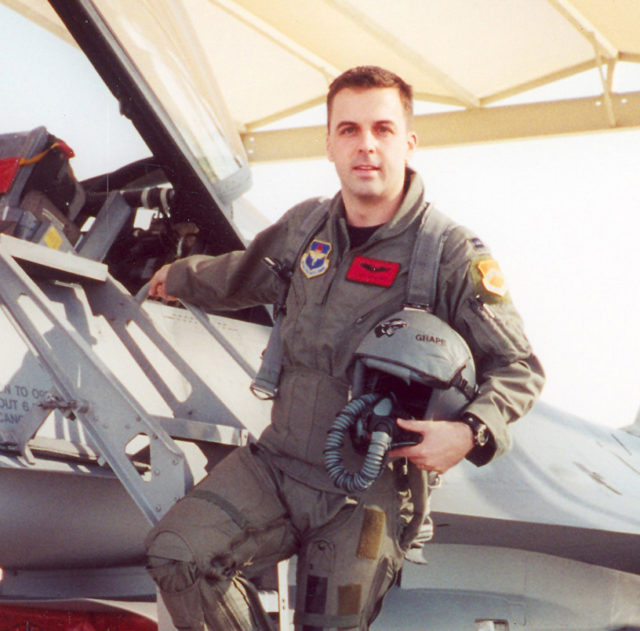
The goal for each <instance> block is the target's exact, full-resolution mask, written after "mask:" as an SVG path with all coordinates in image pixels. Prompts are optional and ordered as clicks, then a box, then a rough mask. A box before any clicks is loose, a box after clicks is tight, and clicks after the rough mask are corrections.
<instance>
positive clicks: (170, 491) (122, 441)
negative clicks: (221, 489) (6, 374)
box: [0, 247, 192, 523]
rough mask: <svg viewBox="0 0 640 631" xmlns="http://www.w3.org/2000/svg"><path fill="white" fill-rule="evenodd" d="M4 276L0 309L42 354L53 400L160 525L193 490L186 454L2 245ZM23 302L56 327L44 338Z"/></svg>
mask: <svg viewBox="0 0 640 631" xmlns="http://www.w3.org/2000/svg"><path fill="white" fill-rule="evenodd" d="M0 277H2V279H3V280H2V283H1V284H0V301H1V304H2V309H3V311H5V313H7V314H9V315H10V320H11V321H12V323H13V324H14V326H17V328H18V330H19V333H20V334H21V335H22V337H23V338H26V339H27V340H28V344H29V347H30V348H31V349H32V350H33V351H35V353H36V354H37V358H38V360H39V362H40V363H41V365H42V366H43V368H44V369H45V371H46V373H47V374H48V375H49V376H50V377H51V379H52V382H53V383H54V384H55V389H56V390H57V393H55V396H59V397H60V398H61V399H62V400H63V402H62V403H61V405H66V406H67V407H72V408H73V414H74V415H75V416H77V417H78V418H79V419H80V420H81V422H82V423H83V425H84V426H85V428H86V431H87V432H88V434H89V435H90V436H91V438H92V440H93V441H95V444H96V446H97V447H98V449H99V450H100V452H101V453H102V455H103V457H104V458H105V460H106V461H107V463H108V464H109V466H110V467H111V468H112V470H113V471H114V473H115V474H116V475H117V476H118V478H119V479H120V480H121V482H122V484H123V485H124V487H125V489H126V490H127V492H128V493H129V494H130V495H131V497H132V498H133V500H134V501H135V502H136V504H137V505H138V507H139V508H140V509H141V511H142V512H143V514H144V515H145V516H146V517H147V519H148V520H149V521H150V522H151V523H156V522H157V521H158V520H159V519H160V517H162V515H163V514H164V513H165V512H166V511H167V510H168V509H169V508H170V506H171V505H173V503H175V501H177V500H178V499H179V498H181V497H182V496H183V495H184V494H185V492H186V491H187V490H188V488H189V487H190V486H191V484H192V480H191V474H190V471H189V469H188V467H187V464H186V458H185V456H184V454H183V452H182V451H181V450H180V448H179V447H178V446H177V445H176V443H175V442H174V441H173V440H172V439H171V437H170V436H169V435H168V434H167V432H165V430H164V429H163V428H162V427H161V425H160V424H159V423H158V422H157V421H156V420H154V419H153V418H152V417H150V416H149V415H148V414H147V413H146V411H145V410H144V409H143V408H142V407H141V406H140V405H139V403H138V402H137V401H136V400H135V398H134V397H132V396H131V395H130V393H129V392H128V391H127V389H126V388H125V387H124V386H123V385H122V384H121V383H120V382H119V381H118V379H117V378H116V376H115V375H114V374H113V373H112V372H111V370H110V369H109V368H108V367H107V366H106V365H105V364H104V363H103V362H102V361H101V360H100V358H99V357H98V356H97V355H96V353H95V352H94V351H93V350H92V349H91V347H90V346H89V344H87V342H86V341H85V340H84V339H83V338H82V337H81V336H80V335H79V334H78V333H77V332H76V331H75V330H73V328H71V327H69V326H67V325H66V324H65V322H64V321H63V320H62V319H61V318H60V317H58V316H57V315H56V314H55V313H54V311H53V310H52V309H51V308H50V306H49V304H48V303H49V301H48V299H47V297H46V295H45V294H44V293H43V291H42V290H41V289H40V288H39V287H38V285H37V284H36V283H35V282H34V281H33V280H32V279H31V278H30V277H29V276H28V275H27V274H26V272H24V271H23V270H22V268H21V267H20V266H19V265H18V264H17V263H16V262H15V261H14V260H13V258H12V257H11V256H10V255H9V254H7V253H6V252H5V251H4V249H3V248H2V247H0ZM25 299H26V301H29V302H30V303H31V304H32V305H33V306H35V307H36V308H37V311H38V312H39V313H40V314H41V315H40V318H41V317H42V316H44V317H45V319H46V320H47V321H48V322H49V323H50V324H51V325H52V327H51V328H50V329H49V330H47V331H46V333H43V332H42V331H41V330H40V328H39V327H38V326H37V325H36V324H35V323H34V319H35V318H34V317H33V314H31V313H29V311H28V310H27V309H26V308H24V306H23V303H24V302H25ZM36 429H37V428H36ZM140 434H143V435H145V436H147V438H148V440H149V451H150V463H151V466H150V469H149V471H148V472H147V473H146V474H145V477H144V478H143V477H142V476H141V474H140V472H139V471H138V470H137V468H136V467H135V465H134V464H133V463H132V461H131V460H130V458H129V457H128V455H127V453H126V451H125V448H126V446H127V445H128V444H129V442H131V441H132V440H133V439H134V438H135V437H136V436H138V435H140Z"/></svg>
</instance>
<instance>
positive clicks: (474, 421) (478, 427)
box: [460, 414, 491, 447]
mask: <svg viewBox="0 0 640 631" xmlns="http://www.w3.org/2000/svg"><path fill="white" fill-rule="evenodd" d="M460 422H461V423H464V424H465V425H468V426H469V427H470V428H471V431H472V432H473V444H474V445H475V446H476V447H484V446H485V445H486V444H487V443H488V442H489V436H490V435H491V433H490V432H489V428H488V427H487V426H486V425H485V424H484V423H483V422H482V421H481V420H480V419H479V418H477V417H476V416H473V414H465V415H464V416H463V417H462V418H461V419H460Z"/></svg>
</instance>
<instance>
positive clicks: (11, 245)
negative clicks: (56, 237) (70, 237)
mask: <svg viewBox="0 0 640 631" xmlns="http://www.w3.org/2000/svg"><path fill="white" fill-rule="evenodd" d="M0 248H2V249H3V250H4V251H5V252H7V253H8V254H9V255H10V256H12V257H13V258H14V259H18V260H19V261H21V262H26V263H28V264H29V265H30V266H31V267H33V266H35V267H36V268H38V271H40V272H41V273H42V272H44V273H45V274H46V275H47V276H48V277H55V278H57V277H60V276H62V277H64V276H66V277H67V278H68V277H69V276H71V277H74V278H78V279H83V278H84V279H88V280H94V281H99V282H104V281H105V280H106V279H107V276H108V274H109V270H108V268H107V266H106V265H105V264H104V263H99V262H98V261H92V260H90V259H86V258H84V257H81V256H78V255H77V254H74V253H73V252H59V251H58V250H52V249H51V248H48V247H47V246H45V245H40V244H39V243H32V242H30V241H24V240H23V239H17V238H15V237H12V236H9V235H8V234H0Z"/></svg>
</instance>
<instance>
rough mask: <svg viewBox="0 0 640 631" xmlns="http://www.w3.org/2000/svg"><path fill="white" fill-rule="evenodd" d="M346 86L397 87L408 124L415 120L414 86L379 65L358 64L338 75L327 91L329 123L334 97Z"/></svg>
mask: <svg viewBox="0 0 640 631" xmlns="http://www.w3.org/2000/svg"><path fill="white" fill-rule="evenodd" d="M345 88H396V89H397V90H398V94H399V96H400V102H401V104H402V109H403V110H404V114H405V118H406V120H407V124H408V125H409V126H411V122H412V120H413V88H412V87H411V86H410V85H409V84H408V83H407V82H406V81H404V80H403V79H402V78H400V77H399V76H398V75H397V74H395V73H394V72H391V71H390V70H385V69H384V68H380V67H379V66H357V67H355V68H351V69H349V70H347V71H345V72H343V73H342V74H341V75H340V76H338V77H336V78H335V79H334V80H333V81H332V82H331V85H330V86H329V92H328V93H327V125H328V124H329V120H330V118H331V106H332V105H333V99H334V98H335V96H336V94H337V93H338V92H340V90H344V89H345Z"/></svg>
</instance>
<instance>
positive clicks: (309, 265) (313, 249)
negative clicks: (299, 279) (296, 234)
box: [300, 239, 331, 278]
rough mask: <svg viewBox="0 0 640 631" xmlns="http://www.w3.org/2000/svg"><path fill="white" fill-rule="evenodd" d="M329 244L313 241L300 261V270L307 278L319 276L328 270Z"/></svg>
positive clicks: (318, 240)
mask: <svg viewBox="0 0 640 631" xmlns="http://www.w3.org/2000/svg"><path fill="white" fill-rule="evenodd" d="M330 252H331V244H330V243H327V242H326V241H320V239H314V240H313V241H312V242H311V245H310V246H309V249H308V250H307V251H306V252H305V253H304V254H303V255H302V258H301V259H300V269H301V270H302V273H303V274H304V275H305V276H306V277H307V278H315V277H316V276H321V275H322V274H324V273H325V272H326V271H327V270H328V269H329V253H330Z"/></svg>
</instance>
